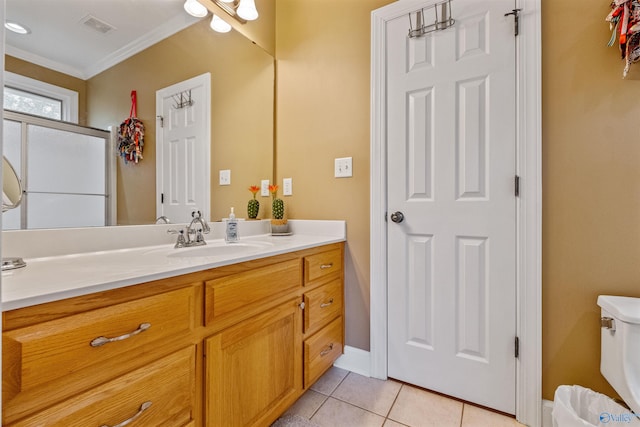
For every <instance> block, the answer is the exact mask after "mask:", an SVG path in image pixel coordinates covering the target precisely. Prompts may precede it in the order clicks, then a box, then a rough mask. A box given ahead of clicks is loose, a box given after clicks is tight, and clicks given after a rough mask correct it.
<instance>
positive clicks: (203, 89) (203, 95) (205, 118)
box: [156, 73, 211, 223]
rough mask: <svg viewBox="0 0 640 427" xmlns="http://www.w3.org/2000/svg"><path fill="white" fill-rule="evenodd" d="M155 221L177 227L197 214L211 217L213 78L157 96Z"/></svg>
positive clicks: (202, 78)
mask: <svg viewBox="0 0 640 427" xmlns="http://www.w3.org/2000/svg"><path fill="white" fill-rule="evenodd" d="M156 113H157V115H158V120H157V122H156V124H157V126H158V131H157V132H156V135H157V141H156V153H158V155H157V164H156V168H157V169H156V188H157V196H156V214H157V215H156V216H157V217H161V216H165V217H167V218H168V219H169V220H170V221H171V222H173V223H185V222H189V221H190V220H191V212H192V211H194V210H199V211H200V212H202V216H203V218H204V219H206V220H207V221H209V220H210V219H211V218H210V209H211V202H210V197H211V196H210V195H211V189H210V182H211V179H210V176H211V171H210V157H211V154H210V153H211V150H210V144H211V74H210V73H205V74H202V75H200V76H197V77H194V78H192V79H189V80H185V81H183V82H180V83H177V84H174V85H172V86H169V87H166V88H164V89H161V90H159V91H157V92H156Z"/></svg>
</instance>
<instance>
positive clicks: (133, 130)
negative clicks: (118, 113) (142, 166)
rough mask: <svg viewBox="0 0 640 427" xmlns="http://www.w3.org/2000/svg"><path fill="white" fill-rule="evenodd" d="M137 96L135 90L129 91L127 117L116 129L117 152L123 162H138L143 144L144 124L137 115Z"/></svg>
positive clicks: (140, 158)
mask: <svg viewBox="0 0 640 427" xmlns="http://www.w3.org/2000/svg"><path fill="white" fill-rule="evenodd" d="M137 110H138V98H137V94H136V91H135V90H132V91H131V110H130V111H129V118H128V119H126V120H125V121H124V122H122V123H121V124H120V129H119V131H118V152H119V153H120V156H122V158H123V159H124V162H125V163H128V162H134V163H138V162H139V161H140V160H142V147H143V146H144V124H142V121H141V120H139V119H138V118H137V117H136V116H137V115H138V112H137Z"/></svg>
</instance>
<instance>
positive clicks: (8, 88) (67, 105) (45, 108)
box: [4, 72, 78, 123]
mask: <svg viewBox="0 0 640 427" xmlns="http://www.w3.org/2000/svg"><path fill="white" fill-rule="evenodd" d="M4 77H5V88H4V108H5V109H6V110H11V111H17V112H20V113H26V114H33V115H36V116H40V117H45V118H48V119H54V120H62V121H65V122H71V123H78V92H74V91H72V90H69V89H65V88H62V87H59V86H55V85H52V84H49V83H44V82H41V81H39V80H34V79H30V78H28V77H24V76H21V75H18V74H14V73H10V72H5V73H4Z"/></svg>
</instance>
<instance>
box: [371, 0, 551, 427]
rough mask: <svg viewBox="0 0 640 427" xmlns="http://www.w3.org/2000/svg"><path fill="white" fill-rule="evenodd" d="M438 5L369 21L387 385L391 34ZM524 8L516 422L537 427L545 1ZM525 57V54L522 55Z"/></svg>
mask: <svg viewBox="0 0 640 427" xmlns="http://www.w3.org/2000/svg"><path fill="white" fill-rule="evenodd" d="M435 2H436V0H404V1H400V2H396V3H391V4H390V5H388V6H385V7H383V8H380V9H377V10H375V11H373V12H372V15H371V182H370V184H371V209H370V212H371V218H370V219H371V229H370V235H371V251H370V256H371V284H370V288H371V291H370V295H371V376H372V377H375V378H381V379H386V378H387V265H386V256H387V254H386V248H387V235H386V233H387V227H386V222H385V221H384V215H385V212H386V210H387V200H386V196H385V192H386V181H387V177H386V140H385V135H386V123H385V111H386V98H385V81H386V74H385V73H386V71H385V63H384V61H385V43H386V35H385V28H386V23H387V21H390V20H392V19H395V18H398V17H401V16H403V15H406V14H408V13H409V12H412V11H414V10H416V9H418V8H420V7H424V6H425V5H428V4H430V3H435ZM516 4H517V7H519V8H521V9H522V12H521V19H520V22H521V28H520V36H519V37H518V40H517V43H518V47H519V50H518V52H519V53H518V65H517V72H518V77H517V79H518V87H517V95H518V100H519V101H518V103H519V105H518V119H519V120H518V122H519V124H518V131H517V132H518V135H517V136H518V141H517V153H518V160H517V171H518V174H519V175H520V178H521V193H520V198H519V205H518V213H517V214H518V257H517V260H518V265H517V271H518V283H517V312H518V318H517V326H516V328H517V333H518V336H519V337H520V359H519V361H518V364H517V374H516V375H517V376H516V417H517V419H518V420H519V421H520V422H521V423H524V424H526V425H528V426H531V427H539V426H541V422H542V417H541V415H542V386H541V384H542V368H541V367H542V362H541V360H542V354H541V348H542V345H541V343H542V332H541V331H542V329H541V318H542V303H541V295H542V279H541V264H542V263H541V259H542V253H541V239H542V232H541V230H542V228H541V218H542V214H541V206H542V202H541V200H542V199H541V192H542V186H541V173H542V167H541V152H542V150H541V147H542V142H541V118H540V112H541V67H540V65H541V39H540V32H541V19H540V10H541V0H516ZM521 52H527V55H522V54H521Z"/></svg>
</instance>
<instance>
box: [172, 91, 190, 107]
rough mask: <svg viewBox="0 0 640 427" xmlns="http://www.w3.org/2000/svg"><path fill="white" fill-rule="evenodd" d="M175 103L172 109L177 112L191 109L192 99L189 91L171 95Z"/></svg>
mask: <svg viewBox="0 0 640 427" xmlns="http://www.w3.org/2000/svg"><path fill="white" fill-rule="evenodd" d="M171 97H172V98H173V100H174V101H175V103H174V104H173V108H174V109H176V110H179V109H181V108H184V107H191V106H192V105H193V99H191V89H189V90H185V91H182V92H180V93H176V94H175V95H171Z"/></svg>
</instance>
